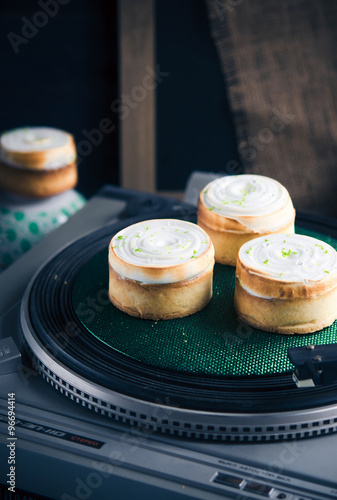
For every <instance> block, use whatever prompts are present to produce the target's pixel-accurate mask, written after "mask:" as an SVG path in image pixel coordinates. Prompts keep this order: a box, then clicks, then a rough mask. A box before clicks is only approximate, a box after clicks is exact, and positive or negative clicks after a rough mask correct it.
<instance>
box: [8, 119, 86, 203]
mask: <svg viewBox="0 0 337 500" xmlns="http://www.w3.org/2000/svg"><path fill="white" fill-rule="evenodd" d="M76 183H77V165H76V146H75V142H74V138H73V136H72V135H71V134H69V133H68V132H65V131H63V130H59V129H55V128H49V127H26V128H18V129H14V130H10V131H8V132H4V133H3V134H2V135H1V136H0V188H1V189H4V190H7V191H10V192H12V193H14V194H18V195H21V196H28V197H46V196H52V195H55V194H58V193H61V192H63V191H66V190H68V189H71V188H73V187H74V186H75V185H76Z"/></svg>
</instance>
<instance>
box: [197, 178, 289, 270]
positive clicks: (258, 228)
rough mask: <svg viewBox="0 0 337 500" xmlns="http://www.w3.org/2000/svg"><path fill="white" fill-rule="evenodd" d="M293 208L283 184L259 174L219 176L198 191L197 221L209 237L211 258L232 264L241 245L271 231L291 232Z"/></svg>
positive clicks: (221, 262)
mask: <svg viewBox="0 0 337 500" xmlns="http://www.w3.org/2000/svg"><path fill="white" fill-rule="evenodd" d="M294 221H295V210H294V207H293V204H292V201H291V198H290V195H289V193H288V191H287V190H286V188H285V187H284V186H282V184H280V183H279V182H277V181H276V180H274V179H270V178H269V177H264V176H261V175H249V174H244V175H236V176H227V177H220V178H218V179H215V180H213V181H212V182H210V183H209V184H208V185H207V186H206V187H205V188H204V189H203V190H202V191H201V193H200V196H199V202H198V225H199V226H200V227H202V228H203V229H204V230H205V231H206V232H207V234H208V235H209V236H210V238H211V239H212V241H213V245H214V249H215V261H216V262H219V263H220V264H228V265H231V266H235V263H236V258H237V254H238V251H239V248H240V247H241V245H243V244H244V243H246V241H249V240H251V239H253V238H258V237H260V236H264V235H269V234H272V233H283V234H289V233H293V232H294Z"/></svg>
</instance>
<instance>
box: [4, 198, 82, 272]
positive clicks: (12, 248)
mask: <svg viewBox="0 0 337 500" xmlns="http://www.w3.org/2000/svg"><path fill="white" fill-rule="evenodd" d="M56 201H57V200H55V202H53V206H52V208H50V205H48V207H49V208H48V209H46V210H43V201H42V202H41V201H39V202H38V203H37V205H36V208H34V207H33V208H32V204H31V203H28V204H27V210H25V208H24V207H22V203H21V205H20V209H19V210H18V209H16V208H15V206H10V207H6V206H1V201H0V270H1V269H4V268H6V267H8V266H9V265H11V264H12V263H13V262H14V261H15V260H16V259H17V258H18V257H20V256H21V255H22V254H23V253H25V252H27V251H28V250H30V249H31V248H32V247H33V246H34V245H35V244H36V243H38V242H39V241H40V240H41V239H42V238H43V237H44V236H45V235H46V234H48V233H49V232H50V231H52V230H54V229H56V228H57V227H58V226H60V225H61V224H63V223H64V222H66V221H67V220H68V218H69V217H71V216H72V215H73V214H74V213H76V212H77V211H78V210H79V209H80V208H82V207H83V206H84V204H85V200H84V198H83V197H82V196H81V195H80V194H79V193H77V192H76V191H74V192H73V193H72V196H70V195H69V200H68V201H67V203H66V204H65V203H62V205H61V206H57V203H56ZM66 214H67V215H66Z"/></svg>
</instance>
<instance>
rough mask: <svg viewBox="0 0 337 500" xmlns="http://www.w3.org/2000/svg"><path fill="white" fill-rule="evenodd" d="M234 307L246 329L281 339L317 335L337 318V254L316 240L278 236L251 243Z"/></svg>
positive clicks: (240, 266) (242, 254) (244, 250)
mask: <svg viewBox="0 0 337 500" xmlns="http://www.w3.org/2000/svg"><path fill="white" fill-rule="evenodd" d="M234 307H235V309H236V312H237V314H238V315H239V317H240V318H241V319H242V320H243V321H245V322H246V323H248V324H250V325H252V326H255V327H257V328H260V329H261V330H266V331H269V332H277V333H287V334H293V333H311V332H315V331H317V330H321V329H322V328H324V327H326V326H329V325H331V324H332V323H333V322H334V321H335V319H336V318H337V252H336V250H335V249H334V248H333V247H331V246H330V245H328V244H327V243H324V242H323V241H320V240H318V239H316V238H312V237H309V236H303V235H299V234H291V235H281V234H272V235H270V236H268V237H262V238H257V239H254V240H252V241H250V242H248V243H245V244H244V245H243V246H242V247H241V248H240V251H239V255H238V259H237V266H236V284H235V295H234Z"/></svg>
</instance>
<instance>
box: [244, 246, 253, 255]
mask: <svg viewBox="0 0 337 500" xmlns="http://www.w3.org/2000/svg"><path fill="white" fill-rule="evenodd" d="M252 250H253V249H252V247H249V248H248V250H246V253H248V255H250V254H251V252H252Z"/></svg>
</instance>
